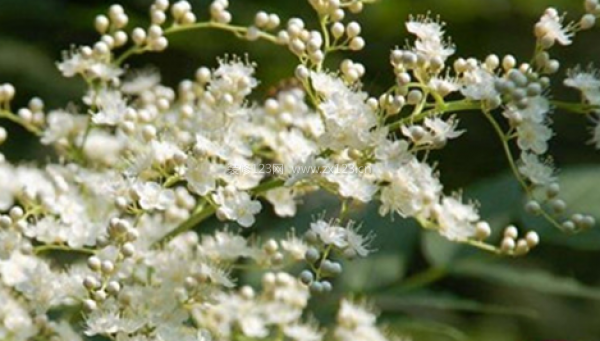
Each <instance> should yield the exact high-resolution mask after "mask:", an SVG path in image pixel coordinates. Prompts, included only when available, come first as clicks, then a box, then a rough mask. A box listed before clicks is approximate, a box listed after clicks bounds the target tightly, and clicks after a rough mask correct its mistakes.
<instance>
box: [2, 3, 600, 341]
mask: <svg viewBox="0 0 600 341" xmlns="http://www.w3.org/2000/svg"><path fill="white" fill-rule="evenodd" d="M309 2H310V5H311V6H312V7H313V8H314V9H315V11H316V13H317V15H318V17H319V20H320V23H321V27H320V28H318V29H309V28H308V27H307V25H306V24H305V22H304V21H303V20H302V19H299V18H291V19H290V20H289V21H287V24H286V25H283V26H285V27H284V28H279V27H280V26H282V24H281V19H280V18H279V16H277V15H276V14H270V13H266V12H263V11H261V12H258V13H257V14H256V16H255V20H254V22H253V23H252V24H251V25H249V26H238V25H231V24H230V23H231V22H232V20H233V18H232V15H231V13H230V12H229V11H228V6H229V3H228V1H227V0H215V1H213V2H212V4H211V5H210V11H209V12H210V18H208V20H207V21H198V18H197V17H196V15H195V14H194V13H193V12H192V8H191V6H190V4H189V3H188V2H187V1H178V2H176V3H173V4H170V3H169V1H168V0H156V1H155V2H154V3H153V5H152V6H151V9H150V24H149V26H148V28H146V29H144V28H141V27H136V28H133V29H131V30H129V29H128V28H127V25H128V21H129V20H128V16H127V14H126V13H125V10H124V9H123V7H122V6H120V5H113V6H111V7H110V9H109V11H108V13H107V15H100V16H98V17H97V18H96V20H95V28H96V30H97V31H98V32H99V33H100V35H101V36H100V38H99V40H98V41H97V42H96V43H94V44H93V45H91V46H82V47H78V48H74V49H72V50H71V51H69V52H67V53H65V55H64V59H63V60H62V61H61V62H59V63H58V68H59V70H60V71H61V72H62V74H63V75H64V76H65V77H73V76H80V77H82V78H83V79H84V80H85V81H86V82H87V84H88V85H89V87H88V89H87V92H86V94H85V96H84V98H83V103H84V108H75V107H68V108H65V109H55V110H48V109H46V108H45V107H44V103H43V102H42V101H41V100H40V99H38V98H34V99H32V100H31V101H30V102H29V105H28V107H26V108H20V109H19V110H16V112H13V111H12V110H11V107H10V104H11V100H12V99H13V98H14V96H15V89H14V87H12V85H10V84H4V85H0V118H8V119H10V120H12V121H14V122H16V123H18V124H20V125H22V126H23V127H24V128H26V129H27V130H28V131H30V132H31V133H32V134H34V135H36V136H37V137H38V138H39V140H40V142H41V143H42V144H44V145H48V146H51V147H53V148H54V149H55V150H56V153H57V155H58V158H56V160H53V161H48V162H46V163H43V164H39V165H32V164H19V163H11V162H9V161H7V160H4V157H2V160H1V161H2V162H0V210H1V211H2V213H1V214H0V301H1V302H2V304H1V305H0V339H3V340H4V339H6V340H29V339H32V338H37V339H49V340H82V339H83V338H85V337H91V336H96V335H100V336H104V337H108V338H110V339H113V340H118V341H134V340H135V341H143V340H144V341H145V340H148V341H150V340H157V341H159V340H160V341H171V340H173V341H175V340H177V341H179V340H198V341H200V340H202V341H204V340H240V339H261V340H283V339H284V338H286V339H289V340H295V341H320V340H323V339H325V337H326V336H327V337H331V338H332V339H335V340H358V341H362V340H364V341H379V340H395V339H396V338H395V337H394V336H392V335H388V334H387V333H384V332H383V331H382V330H381V329H379V328H378V327H377V326H376V318H375V315H374V314H373V313H372V312H371V311H370V310H369V309H367V308H366V307H365V306H363V305H359V304H356V303H351V302H350V301H348V300H342V301H341V306H340V309H339V314H338V318H337V323H336V324H335V325H334V326H331V327H330V328H326V326H320V325H319V324H318V323H317V322H315V321H314V320H312V319H307V313H306V310H307V304H308V301H309V299H310V298H311V296H313V295H319V294H322V293H327V292H331V291H332V290H333V285H332V282H333V279H335V278H336V277H337V276H338V275H339V274H340V273H341V272H342V271H343V269H342V265H341V264H342V263H341V260H343V259H352V258H354V257H366V256H367V255H368V254H369V253H371V252H372V251H373V250H372V249H371V247H370V243H371V241H372V239H373V238H374V233H373V232H372V231H370V230H368V229H370V228H371V227H370V226H369V225H368V222H366V223H364V224H361V223H358V224H357V223H356V222H353V221H350V220H348V218H347V214H348V213H349V210H351V208H350V207H352V206H351V204H352V202H360V203H367V202H371V201H375V202H377V203H378V204H379V212H380V214H382V215H391V216H395V215H399V216H400V217H403V218H414V219H416V220H418V221H419V222H420V223H421V224H422V225H423V227H425V228H428V229H432V230H435V231H437V232H439V233H440V234H441V235H443V236H445V237H446V238H448V239H449V240H452V241H456V242H462V243H468V244H471V245H473V246H475V247H480V248H482V249H485V250H489V251H492V252H496V253H500V254H506V255H523V254H526V253H527V252H528V251H529V250H530V249H531V248H533V247H535V246H536V245H537V244H538V242H539V236H538V235H537V234H536V233H535V232H534V231H529V232H526V233H525V234H524V237H523V238H520V239H519V238H518V236H519V231H518V229H517V228H516V227H514V226H509V227H507V228H506V229H505V230H504V237H503V238H502V240H501V241H498V243H496V244H489V243H487V242H485V241H484V240H485V239H486V238H488V237H489V236H490V234H491V227H490V225H489V224H488V223H487V222H485V221H484V220H483V219H482V218H481V217H480V215H479V213H478V211H477V205H476V204H475V203H473V202H471V201H465V200H463V199H462V198H461V195H460V194H459V193H454V194H447V193H444V187H443V185H442V183H441V181H440V178H439V175H438V172H437V171H436V169H435V166H432V165H430V164H429V163H427V155H428V154H429V153H430V152H432V151H434V150H437V149H441V148H443V147H444V146H445V145H446V144H447V143H448V142H449V141H451V140H452V139H455V138H458V137H460V136H461V135H462V134H464V133H465V131H463V130H459V129H458V123H459V121H458V118H457V115H458V113H459V112H461V111H465V110H478V111H481V112H483V114H484V115H485V116H486V117H487V118H488V119H489V121H490V123H491V125H492V128H493V129H494V130H495V132H496V133H497V134H498V135H499V139H500V141H501V143H502V144H503V147H504V150H505V152H506V156H507V158H508V161H509V163H510V165H511V167H512V169H513V171H514V173H515V176H516V177H517V180H518V181H519V182H520V184H521V185H522V186H523V189H524V191H525V192H526V194H527V196H528V197H529V199H530V200H529V201H528V202H527V204H526V208H527V210H528V211H530V212H532V213H534V214H541V215H543V216H544V217H546V218H547V219H548V220H549V221H550V222H551V223H554V224H557V226H558V227H560V228H562V229H565V230H568V231H577V230H584V229H588V228H590V227H591V226H593V225H594V219H593V218H592V217H591V216H587V215H583V214H579V213H576V214H574V215H573V216H571V218H569V219H566V220H564V221H563V222H562V223H558V222H557V220H556V219H559V218H560V217H561V214H563V211H564V210H565V205H566V204H565V203H564V201H562V200H561V199H559V198H558V194H559V187H558V185H557V183H556V177H555V172H554V170H553V168H552V166H551V164H550V161H549V159H548V158H547V157H545V156H544V155H545V154H546V153H547V150H548V140H549V139H550V138H551V137H552V135H553V133H552V130H551V128H550V125H549V124H550V117H549V113H550V111H551V110H552V108H554V107H560V106H561V105H562V107H564V108H566V109H569V108H570V109H572V110H574V111H579V112H588V113H593V112H600V108H599V106H600V95H599V94H600V78H599V77H598V76H597V73H596V72H594V71H581V70H580V69H576V70H575V71H573V72H571V74H570V75H569V78H568V79H567V80H566V81H565V84H566V85H568V86H570V87H574V88H577V89H579V90H580V91H581V92H582V94H583V97H584V100H585V101H586V102H587V103H585V104H577V103H575V104H569V105H565V104H564V103H562V104H561V102H553V101H552V100H551V99H550V97H549V95H548V93H549V91H550V79H549V78H548V76H547V75H548V74H551V73H554V72H556V71H557V70H558V68H559V63H558V61H556V60H554V59H551V58H550V55H549V52H548V50H549V48H550V47H552V46H553V45H554V44H555V43H558V44H560V45H568V44H570V43H571V41H572V39H573V37H574V35H575V34H576V33H577V32H579V31H581V30H584V29H589V28H591V27H592V26H593V25H594V22H595V18H596V17H597V16H598V15H600V6H599V5H598V3H597V1H596V0H587V1H586V9H587V14H585V15H584V16H583V18H582V19H581V21H580V22H579V23H577V24H569V25H567V26H563V21H564V17H563V16H560V15H559V14H558V12H557V11H556V10H554V9H549V10H547V11H546V12H545V13H544V15H543V16H542V18H541V19H540V21H539V23H538V24H537V25H536V26H535V35H536V37H537V49H536V54H535V56H534V58H533V60H534V63H532V64H528V63H522V64H517V62H516V60H515V58H514V57H512V56H510V55H508V56H505V57H503V58H502V59H500V58H499V57H498V56H496V55H490V56H488V57H487V58H485V59H484V60H482V61H480V60H477V59H475V58H466V59H465V58H457V59H456V60H455V61H454V62H453V64H452V66H447V64H448V61H449V59H450V57H452V56H453V54H454V53H455V52H456V49H455V47H454V46H453V45H452V44H450V43H449V40H448V39H447V38H446V37H445V36H444V33H445V32H444V24H443V23H441V22H440V21H439V20H437V19H436V20H433V19H431V18H429V17H427V16H419V17H415V18H411V19H410V20H409V21H408V23H407V25H406V26H407V30H408V32H410V33H411V34H413V35H415V36H416V41H415V43H414V46H408V47H406V48H405V49H394V50H393V51H392V53H391V64H392V66H393V71H394V74H395V76H396V82H395V84H394V85H393V86H392V87H391V88H390V89H389V91H387V92H386V93H384V94H382V95H380V96H372V95H370V94H368V93H367V92H365V91H364V90H362V88H361V78H362V77H363V76H364V75H365V74H366V70H365V67H364V66H363V65H362V64H360V63H357V62H354V61H352V60H350V59H345V60H344V61H343V62H342V63H341V64H340V65H339V68H338V69H333V70H332V69H327V68H326V57H327V55H328V54H330V53H334V52H336V51H345V50H349V51H358V50H361V49H362V48H363V47H364V46H365V41H364V39H363V38H362V37H360V33H361V26H360V24H358V23H357V22H349V23H344V18H345V14H346V13H347V12H348V11H350V12H352V13H359V12H361V11H362V9H363V6H364V4H366V3H368V2H370V1H367V0H310V1H309ZM205 28H210V29H220V30H225V31H229V32H232V33H234V34H236V35H237V36H239V37H240V38H242V39H247V40H250V41H253V40H257V39H262V40H266V41H268V42H272V43H275V44H278V45H283V46H285V47H286V48H287V49H289V50H290V51H291V52H292V53H293V55H295V56H297V57H298V60H299V65H298V67H297V68H296V70H295V76H296V77H297V79H298V81H299V83H298V85H297V86H296V87H294V88H292V89H287V90H283V91H280V92H278V93H276V94H275V95H274V96H272V98H269V99H267V100H265V101H264V102H263V103H255V102H252V101H250V100H249V99H248V96H249V95H250V94H251V93H252V92H253V90H254V89H255V88H256V87H257V85H258V83H259V81H258V80H257V79H256V78H255V76H254V75H255V68H256V65H254V64H253V63H251V62H249V61H248V60H247V59H242V58H236V57H229V58H223V59H221V60H219V62H218V65H217V66H216V67H215V68H213V69H211V68H208V67H200V68H198V70H197V72H196V74H195V75H194V76H193V77H190V79H186V80H184V81H182V82H181V83H179V86H178V87H177V88H175V89H173V88H170V87H168V86H166V85H163V84H161V77H160V74H159V72H158V71H157V70H153V69H144V70H129V69H127V68H126V67H124V66H123V65H124V63H125V62H126V61H127V59H128V58H130V57H132V56H133V55H135V54H140V53H144V52H152V51H153V52H158V51H163V50H165V49H166V48H167V46H168V37H169V36H170V35H172V34H176V33H177V32H180V31H183V30H193V29H205ZM129 42H131V43H130V44H129V45H130V46H129V47H128V43H129ZM451 93H454V94H455V95H456V96H459V95H461V94H462V96H464V99H459V100H449V99H448V97H447V96H448V95H449V94H451ZM494 110H497V111H498V113H501V115H497V116H498V117H496V116H494V115H493V111H494ZM449 114H451V115H449ZM500 119H501V120H503V121H504V122H500V121H499V120H500ZM503 126H507V127H508V130H504V128H502V127H503ZM6 138H7V132H6V130H5V129H1V130H0V142H3V141H4V140H6ZM593 142H594V143H595V144H596V147H599V148H600V125H597V128H596V129H595V131H594V138H593ZM509 143H514V145H515V146H516V147H517V148H518V149H519V150H520V152H521V154H520V159H519V160H518V161H516V160H515V159H514V158H513V155H512V152H511V149H510V146H509ZM256 164H279V165H283V168H282V169H284V170H290V169H295V168H296V167H305V166H308V167H313V168H314V169H322V168H330V169H337V166H340V165H344V166H348V167H351V168H352V169H361V168H364V167H368V168H369V169H370V170H371V171H369V172H310V173H287V174H286V173H283V174H266V173H258V172H254V173H252V172H243V173H241V172H230V171H229V170H230V169H231V167H230V166H231V165H235V166H236V167H244V166H245V165H247V166H251V165H256ZM334 166H336V167H334ZM317 190H323V191H328V192H330V193H332V194H334V195H336V196H338V197H339V198H340V199H341V201H342V202H343V203H342V209H341V210H340V216H338V217H335V218H332V219H330V220H325V219H324V217H321V218H319V219H317V220H316V221H315V222H313V223H312V224H311V226H310V228H309V229H308V232H307V233H306V234H305V235H304V236H303V237H297V236H296V235H295V234H294V233H293V232H291V233H289V234H288V235H287V237H286V238H283V239H281V240H274V239H268V240H266V241H264V242H260V241H259V239H258V238H252V237H248V236H247V235H248V234H250V235H251V234H252V233H254V232H255V230H254V229H249V230H244V235H242V234H237V233H234V232H232V230H231V229H225V230H220V231H217V232H214V233H211V234H208V233H202V234H200V235H199V233H197V232H194V231H192V229H194V228H195V227H196V226H198V225H199V224H200V223H202V222H203V221H204V220H206V219H207V218H209V217H211V216H216V217H217V218H218V219H220V220H222V221H228V222H235V223H237V224H239V225H241V226H242V227H246V228H249V227H257V228H258V229H260V226H255V225H256V219H255V217H256V215H257V214H258V213H259V212H261V210H263V205H264V204H265V203H269V204H271V205H272V206H273V209H274V211H275V213H276V214H277V215H278V216H281V217H290V216H294V215H296V212H297V205H298V204H299V203H300V202H301V198H302V197H303V196H304V195H306V194H308V193H311V192H315V191H317ZM540 190H542V191H540ZM540 192H543V194H542V195H541V198H540V194H539V193H540ZM363 231H366V233H363ZM62 252H67V253H70V254H72V255H74V257H72V259H70V260H69V262H68V266H66V267H64V266H63V267H59V266H57V263H56V262H55V257H54V256H55V255H56V254H57V253H62ZM79 256H84V257H79ZM296 263H302V264H304V266H305V267H306V269H305V270H303V271H301V272H300V273H299V274H297V275H292V274H290V273H288V272H287V271H291V270H290V265H293V264H296ZM246 267H252V268H256V269H258V270H265V271H266V272H265V273H263V274H262V286H260V287H261V288H258V287H251V286H249V285H246V284H245V283H243V278H241V277H238V276H237V273H238V272H237V271H238V270H240V271H241V270H245V269H246ZM80 309H81V310H83V312H84V313H83V314H81V313H80V311H79V310H80Z"/></svg>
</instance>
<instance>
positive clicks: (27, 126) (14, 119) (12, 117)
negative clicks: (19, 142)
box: [0, 110, 42, 136]
mask: <svg viewBox="0 0 600 341" xmlns="http://www.w3.org/2000/svg"><path fill="white" fill-rule="evenodd" d="M0 118H6V119H7V120H9V121H12V122H14V123H16V124H18V125H20V126H22V127H23V128H25V129H27V130H28V131H29V132H30V133H33V134H35V135H38V136H40V135H42V131H41V130H40V128H38V127H36V126H35V125H33V124H31V123H29V122H27V121H25V120H23V119H22V118H20V117H19V116H17V115H15V114H13V113H12V112H10V111H8V110H0Z"/></svg>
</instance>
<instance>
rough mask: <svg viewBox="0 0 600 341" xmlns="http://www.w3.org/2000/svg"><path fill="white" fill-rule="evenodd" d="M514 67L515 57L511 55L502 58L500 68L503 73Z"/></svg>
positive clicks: (515, 63)
mask: <svg viewBox="0 0 600 341" xmlns="http://www.w3.org/2000/svg"><path fill="white" fill-rule="evenodd" d="M515 65H517V60H516V59H515V57H513V56H511V55H506V56H504V58H502V67H503V68H504V70H505V71H508V70H510V69H512V68H514V67H515Z"/></svg>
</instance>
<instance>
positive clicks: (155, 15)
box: [150, 11, 167, 25]
mask: <svg viewBox="0 0 600 341" xmlns="http://www.w3.org/2000/svg"><path fill="white" fill-rule="evenodd" d="M150 21H151V22H152V24H154V25H162V24H164V23H165V21H167V15H166V14H165V12H163V11H151V12H150Z"/></svg>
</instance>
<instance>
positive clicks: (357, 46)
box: [350, 37, 365, 51]
mask: <svg viewBox="0 0 600 341" xmlns="http://www.w3.org/2000/svg"><path fill="white" fill-rule="evenodd" d="M364 47H365V40H364V39H363V38H361V37H354V38H352V40H350V49H351V50H353V51H359V50H362V49H363V48H364Z"/></svg>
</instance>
